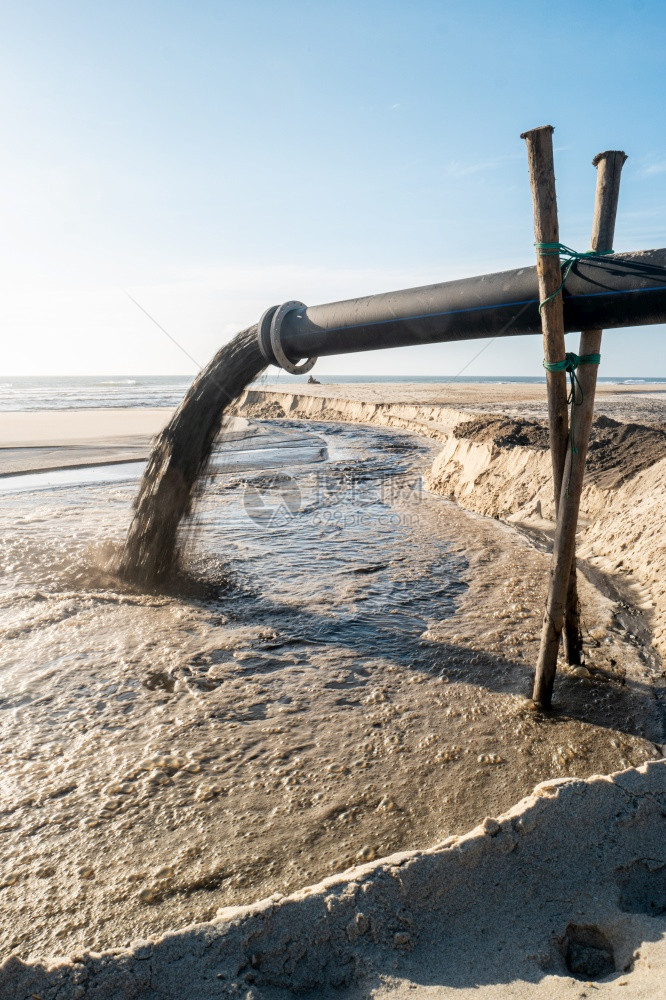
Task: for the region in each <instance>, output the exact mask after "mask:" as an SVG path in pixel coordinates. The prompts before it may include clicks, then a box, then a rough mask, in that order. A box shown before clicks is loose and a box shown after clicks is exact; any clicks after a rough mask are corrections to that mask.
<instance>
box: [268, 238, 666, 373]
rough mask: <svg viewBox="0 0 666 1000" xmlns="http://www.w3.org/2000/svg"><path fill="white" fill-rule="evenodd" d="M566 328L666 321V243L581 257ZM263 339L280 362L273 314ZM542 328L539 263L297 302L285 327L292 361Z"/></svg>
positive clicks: (568, 291)
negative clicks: (272, 326)
mask: <svg viewBox="0 0 666 1000" xmlns="http://www.w3.org/2000/svg"><path fill="white" fill-rule="evenodd" d="M563 304H564V328H565V331H566V332H567V333H571V332H573V331H575V330H583V329H594V328H601V329H606V330H610V329H613V328H617V327H624V326H644V325H648V324H653V323H665V322H666V249H663V250H646V251H642V252H639V253H628V254H622V255H614V256H612V257H610V256H609V257H597V258H587V259H581V260H577V261H576V262H575V264H574V265H573V267H572V269H571V271H570V273H569V276H568V278H567V280H566V284H565V286H564V289H563ZM274 314H275V310H274V309H273V310H269V311H268V313H267V314H265V317H264V321H263V322H262V324H261V325H260V343H261V346H262V350H263V352H264V355H265V357H266V358H267V359H269V360H271V361H272V363H273V364H276V363H277V361H276V359H275V355H274V353H273V350H272V348H271V344H270V320H271V316H272V315H274ZM537 333H541V319H540V316H539V298H538V291H537V274H536V267H523V268H519V269H518V270H516V271H501V272H499V273H497V274H486V275H483V276H481V277H478V278H464V279H462V280H459V281H447V282H444V283H442V284H438V285H425V286H423V287H421V288H409V289H406V290H403V291H397V292H386V293H383V294H381V295H369V296H366V297H365V298H358V299H348V300H346V301H344V302H333V303H329V304H328V305H321V306H310V307H305V306H303V307H301V308H295V309H294V310H293V311H291V312H288V313H287V315H286V316H284V318H283V320H282V322H281V324H280V329H279V331H277V334H278V336H279V340H280V344H281V346H282V349H283V351H284V353H285V354H286V356H287V358H288V359H289V360H290V361H297V360H298V359H299V358H308V357H314V356H317V357H322V356H326V355H333V354H348V353H353V352H355V351H372V350H379V349H381V348H385V347H406V346H408V345H416V344H432V343H439V342H444V341H455V340H475V339H480V338H483V337H516V336H521V335H524V334H537Z"/></svg>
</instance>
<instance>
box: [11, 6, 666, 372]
mask: <svg viewBox="0 0 666 1000" xmlns="http://www.w3.org/2000/svg"><path fill="white" fill-rule="evenodd" d="M0 39H1V41H0V108H1V111H0V124H1V128H2V137H1V141H0V213H1V215H0V258H1V260H0V264H1V267H2V278H1V280H0V284H1V285H2V292H1V294H0V329H1V331H2V344H3V349H2V354H3V369H4V373H5V374H70V373H71V374H98V373H99V374H110V373H131V374H134V373H173V374H178V373H186V372H191V371H192V370H193V366H192V364H191V363H190V362H189V361H188V360H187V358H186V357H184V355H183V354H181V353H180V352H179V351H178V350H177V349H176V348H175V347H174V346H173V345H172V344H171V343H170V342H169V341H168V340H167V339H166V338H165V337H164V336H163V335H162V334H160V332H159V331H158V330H157V329H156V328H155V327H153V326H152V325H151V324H150V322H149V321H148V320H147V319H146V318H145V317H144V316H143V315H142V314H141V313H140V312H139V310H138V309H137V308H136V307H135V306H134V305H133V304H132V303H131V302H130V301H129V300H128V299H127V298H126V297H125V295H124V294H123V289H127V290H129V291H130V292H131V293H132V295H134V296H135V297H136V298H137V299H138V300H139V301H140V302H141V303H142V304H143V305H144V306H145V308H146V309H148V310H149V311H150V312H151V313H152V314H153V315H154V316H155V317H156V318H157V319H158V320H159V321H160V322H161V323H162V324H163V325H164V326H165V327H166V328H167V329H168V330H169V332H170V333H172V334H173V336H174V337H176V338H177V339H178V340H179V341H180V342H181V343H182V344H183V346H184V347H185V348H186V349H187V350H188V351H189V352H190V353H191V354H192V355H193V356H194V357H195V358H196V359H197V360H198V361H199V362H201V363H204V362H206V361H207V360H208V358H209V357H210V356H211V355H212V354H213V352H214V351H215V350H216V349H217V348H218V346H219V345H220V344H221V343H222V342H223V341H224V340H226V339H228V338H229V336H230V335H231V333H232V332H234V331H236V330H238V329H240V328H241V327H242V326H246V325H249V324H250V323H252V322H254V321H256V319H257V318H258V316H259V315H260V313H261V312H262V311H263V309H264V308H265V307H266V306H268V305H271V304H274V303H276V302H281V301H284V300H286V299H301V300H303V301H305V302H308V303H310V304H314V303H316V302H324V301H333V300H336V299H340V298H345V297H349V296H351V295H355V294H369V293H371V292H375V291H384V290H387V289H390V288H397V287H406V286H410V285H417V284H425V283H428V282H431V281H440V280H447V279H448V278H453V277H457V276H464V275H471V274H480V273H485V272H487V271H491V270H502V269H505V268H511V267H516V266H519V265H521V264H525V263H531V262H532V261H533V254H534V251H533V246H532V241H533V232H532V214H531V213H532V206H531V199H530V192H529V183H528V177H527V167H526V155H525V148H524V143H523V141H522V140H521V139H520V138H519V135H520V133H521V132H523V131H525V130H526V129H529V128H532V127H534V126H537V125H542V124H546V123H550V124H553V125H555V127H556V132H555V136H554V140H555V149H556V153H555V155H556V168H557V183H558V202H559V209H560V231H561V238H562V240H563V241H564V242H566V243H568V244H569V245H571V246H574V247H579V248H581V249H583V248H586V247H587V246H588V243H589V233H590V222H591V215H592V206H593V201H594V182H595V171H594V169H593V168H592V166H591V160H592V157H593V156H594V154H595V153H597V152H599V151H600V150H604V149H609V148H611V149H615V148H621V149H625V150H626V151H627V153H628V154H629V156H630V159H629V160H628V162H627V164H626V167H625V170H624V174H623V188H622V192H621V198H620V211H619V216H618V223H617V230H616V234H617V235H616V241H615V246H616V249H634V248H636V249H638V248H646V247H653V246H664V245H666V132H665V130H664V126H663V123H664V108H663V101H664V93H665V83H666V80H665V74H664V61H665V58H666V56H665V54H666V4H663V3H661V2H658V0H644V2H639V0H605V2H599V0H585V2H580V0H579V2H569V0H564V2H560V3H559V4H557V5H555V6H553V5H552V4H544V3H539V2H538V0H531V2H523V0H513V2H511V0H508V2H504V3H502V2H495V0H485V2H484V0H481V2H470V3H466V4H465V3H459V2H456V3H448V2H446V0H439V2H430V0H412V2H410V3H407V2H405V0H401V2H395V0H381V2H375V0H371V2H367V0H365V2H364V0H356V2H348V0H335V2H333V0H317V2H314V0H310V2H300V0H298V2H296V0H293V2H290V0H280V2H278V0H276V2H259V0H244V2H225V0H216V2H213V0H190V2H187V3H185V2H182V0H159V2H158V0H132V2H128V0H59V2H53V0H22V2H20V3H19V2H17V0H11V2H1V0H0ZM665 338H666V331H665V329H664V328H663V327H654V328H645V329H642V330H636V331H634V332H632V333H627V332H618V331H616V332H609V333H608V334H607V335H606V337H605V338H604V348H603V367H602V374H606V375H618V374H623V375H645V374H658V375H662V376H664V375H666V346H665V345H666V340H665ZM478 346H479V345H478V344H477V343H473V344H471V343H467V344H461V345H455V346H454V345H437V346H433V347H427V348H420V349H418V350H414V349H402V350H400V351H392V352H378V353H376V354H366V355H358V356H354V357H347V358H336V359H326V360H323V361H322V362H321V363H320V366H319V367H318V369H317V371H319V372H321V373H322V374H324V375H325V374H327V373H331V372H339V373H347V374H353V373H356V372H359V373H385V374H400V373H405V374H455V373H456V372H457V371H458V370H459V369H460V368H461V367H462V365H464V364H465V363H466V362H467V361H468V360H469V359H470V358H471V357H472V356H473V354H474V353H475V352H476V350H478ZM572 346H575V344H574V343H573V341H572ZM541 357H542V352H541V348H540V345H539V343H538V338H525V339H520V340H504V341H498V342H496V343H495V344H493V345H491V346H490V347H489V348H488V350H487V351H485V353H484V354H483V355H482V356H481V357H480V358H479V359H478V361H477V362H475V363H474V364H473V365H472V366H471V367H470V368H469V369H468V371H467V373H466V374H470V375H473V374H477V375H492V374H509V373H517V374H525V375H527V374H535V373H539V372H540V370H541V369H540V365H541Z"/></svg>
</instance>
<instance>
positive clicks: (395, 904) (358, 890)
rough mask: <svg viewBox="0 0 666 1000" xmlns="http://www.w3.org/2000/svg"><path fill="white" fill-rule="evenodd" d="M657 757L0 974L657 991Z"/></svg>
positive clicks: (34, 982)
mask: <svg viewBox="0 0 666 1000" xmlns="http://www.w3.org/2000/svg"><path fill="white" fill-rule="evenodd" d="M665 815H666V768H665V767H664V765H663V763H657V764H647V765H645V766H644V767H641V768H639V769H635V770H629V771H625V772H623V773H620V774H615V775H612V776H610V777H594V778H591V779H590V780H588V781H575V780H573V781H572V780H564V781H551V782H546V783H543V784H541V785H539V786H538V787H537V788H536V789H535V790H534V793H533V794H532V795H531V796H529V797H528V798H526V799H524V800H523V801H522V802H520V803H519V804H518V805H516V806H515V807H514V808H513V809H511V810H510V811H509V812H507V813H506V814H504V815H501V816H498V817H497V818H493V817H487V818H486V819H485V820H484V821H483V823H482V824H481V825H480V826H478V827H477V828H475V829H474V830H472V831H471V832H470V833H468V834H467V835H465V836H463V837H451V838H449V839H448V840H446V841H444V842H443V843H441V844H439V845H437V846H435V847H433V848H431V849H429V850H424V851H411V852H407V853H402V854H395V855H393V856H391V857H386V858H382V860H381V861H378V862H375V863H371V864H366V865H363V866H361V867H358V868H355V869H351V870H349V871H347V872H344V873H343V874H342V875H338V876H335V877H333V878H329V879H326V880H325V881H323V882H321V883H319V884H318V885H314V886H311V887H309V888H307V889H303V890H302V891H300V892H297V893H294V894H293V895H291V896H288V897H284V896H280V894H279V893H276V894H275V895H273V896H271V897H270V898H269V899H265V900H262V901H261V902H258V903H256V904H254V905H253V906H246V907H234V908H227V909H222V910H220V911H219V913H218V914H217V916H216V917H215V918H214V919H213V920H211V921H209V922H207V923H205V924H199V925H194V926H191V927H188V928H184V929H183V930H181V931H179V932H174V933H171V934H166V935H164V936H163V937H161V938H159V939H153V940H150V939H147V940H143V941H137V942H136V943H135V944H134V945H133V946H132V947H131V948H128V949H121V950H116V951H111V952H106V953H103V954H90V953H82V954H78V955H74V956H72V957H71V958H69V959H68V960H63V961H60V962H52V963H48V962H44V963H35V964H33V965H30V966H26V965H24V964H23V963H22V962H21V961H19V960H18V959H10V960H9V961H7V962H6V963H5V964H4V966H2V967H0V987H3V988H4V991H5V992H4V993H3V996H7V997H11V998H17V1000H18V998H19V997H21V998H23V997H30V996H31V995H32V996H33V997H35V996H37V997H40V998H42V1000H51V998H55V997H58V998H63V1000H64V998H67V1000H70V998H74V997H98V998H101V997H113V998H121V997H125V998H129V997H132V998H134V1000H173V998H175V997H178V998H182V1000H190V998H192V1000H193V998H195V997H196V998H197V1000H213V998H216V997H243V998H246V1000H259V998H266V1000H268V998H272V1000H278V998H282V1000H286V998H287V997H290V996H293V995H294V993H296V994H299V995H306V996H308V997H311V998H314V997H323V996H335V997H340V998H354V1000H361V998H369V997H373V998H375V1000H380V998H381V1000H384V998H386V1000H388V998H396V1000H398V998H403V997H423V998H433V1000H447V998H450V1000H453V998H456V1000H472V998H477V1000H478V998H505V997H513V998H516V1000H518V998H530V1000H531V998H535V1000H536V998H542V1000H546V998H548V1000H551V998H571V1000H574V998H576V1000H578V998H580V997H589V996H600V997H615V996H617V997H622V998H631V1000H637V998H641V1000H660V998H661V997H663V986H664V978H663V970H664V968H665V967H666V937H665V935H666V880H665V876H666V859H665V858H664V816H665Z"/></svg>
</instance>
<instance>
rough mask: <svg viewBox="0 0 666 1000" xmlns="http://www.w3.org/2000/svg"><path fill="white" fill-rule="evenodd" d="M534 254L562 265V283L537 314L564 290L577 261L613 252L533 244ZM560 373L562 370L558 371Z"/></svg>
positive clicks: (541, 304) (542, 304) (540, 304)
mask: <svg viewBox="0 0 666 1000" xmlns="http://www.w3.org/2000/svg"><path fill="white" fill-rule="evenodd" d="M534 246H535V247H536V252H537V254H538V256H540V257H559V258H560V261H561V262H562V263H563V264H564V266H563V267H562V282H561V284H560V286H559V288H556V289H555V291H554V292H553V293H552V295H549V296H548V298H547V299H544V300H543V302H540V303H539V312H541V310H542V309H543V307H544V306H545V305H546V303H547V302H550V300H551V299H554V298H555V296H556V295H559V294H560V292H561V291H562V289H563V288H564V283H565V282H566V280H567V278H568V277H569V272H570V271H571V268H572V267H573V266H574V264H575V263H576V261H577V260H585V259H586V258H589V257H607V256H608V255H609V254H611V253H615V251H614V250H583V251H580V250H572V249H571V247H568V246H565V245H564V243H535V244H534ZM559 370H560V371H561V370H562V369H559Z"/></svg>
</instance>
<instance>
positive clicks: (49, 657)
mask: <svg viewBox="0 0 666 1000" xmlns="http://www.w3.org/2000/svg"><path fill="white" fill-rule="evenodd" d="M433 454H434V452H433V450H432V445H431V444H430V443H428V442H423V441H421V440H419V439H416V438H414V437H409V436H406V435H397V434H395V433H391V432H388V431H381V430H376V429H369V428H361V427H344V426H336V425H331V424H326V425H324V424H321V425H302V424H301V425H298V424H289V423H287V422H279V423H275V424H271V423H267V424H265V425H263V427H262V428H260V433H258V434H256V435H254V436H252V437H248V438H246V439H245V440H241V441H236V442H234V443H233V447H232V446H229V447H228V448H227V449H226V450H225V451H223V452H221V453H218V454H217V455H216V456H215V458H214V466H216V467H217V472H218V474H217V475H216V476H214V477H213V479H212V480H211V482H210V483H209V485H208V488H207V490H206V492H205V494H204V496H203V498H202V502H201V505H200V508H199V511H198V521H199V529H200V530H199V534H198V537H197V545H196V549H193V550H192V551H190V552H189V554H188V563H187V565H188V570H189V572H188V575H187V576H185V575H183V576H182V577H181V578H180V579H179V580H177V581H175V584H174V590H173V592H172V593H170V594H161V595H155V594H153V595H146V594H141V593H137V592H135V591H132V589H131V588H129V587H126V586H121V585H119V584H118V583H117V581H116V580H114V578H113V577H111V576H110V575H109V574H108V573H107V572H106V571H105V569H104V567H105V565H107V564H108V562H109V559H110V558H112V556H113V543H116V544H118V545H119V544H122V540H123V538H124V534H125V531H126V528H127V523H128V518H129V517H130V512H131V502H132V499H133V496H134V494H135V491H136V480H132V479H128V480H126V481H121V480H119V479H118V478H115V479H114V477H118V476H121V475H128V476H130V475H132V472H133V471H135V470H130V469H126V470H125V471H124V472H122V471H121V470H118V469H117V468H116V469H114V470H107V471H106V472H105V470H98V471H97V472H96V473H95V475H96V477H98V478H97V479H96V481H95V482H89V483H87V484H85V485H80V486H75V485H72V483H71V482H68V483H67V484H66V485H63V486H60V487H58V486H54V485H53V484H51V485H49V486H48V488H43V489H40V488H39V487H40V483H39V482H35V481H34V480H33V481H31V483H30V484H29V486H30V488H29V489H26V490H24V491H23V492H21V493H18V492H13V493H9V492H8V493H6V494H5V495H4V496H3V497H2V498H0V521H1V523H2V530H3V548H2V552H1V555H0V559H1V563H2V566H1V568H2V577H1V581H2V582H1V584H0V639H1V643H2V645H1V648H0V726H1V727H2V744H1V749H2V767H1V768H0V794H1V796H2V797H1V801H0V832H1V833H2V838H1V839H0V901H1V902H0V949H1V950H0V957H3V958H4V957H5V956H6V955H7V954H8V953H9V952H10V951H12V950H15V951H16V952H17V953H18V954H20V955H21V956H23V957H28V956H32V957H37V956H41V957H43V956H44V955H47V954H71V953H73V952H75V951H76V950H80V949H82V948H84V947H86V948H93V949H101V948H103V947H108V946H113V945H119V944H123V943H127V942H128V941H130V940H132V939H135V938H137V937H146V936H149V935H152V934H159V933H162V932H165V931H167V930H169V929H172V928H176V927H182V926H184V925H186V924H187V923H190V922H192V921H196V920H203V919H206V918H208V917H210V916H212V915H213V914H214V913H215V912H216V910H217V909H218V908H219V907H220V906H222V905H228V904H230V903H235V902H247V901H250V900H253V899H257V898H260V897H262V896H266V895H269V894H271V893H273V892H285V891H287V890H289V889H292V888H295V887H297V886H300V885H304V884H307V883H309V882H313V881H315V880H317V879H318V878H321V877H323V876H325V875H326V874H330V873H332V872H334V871H340V870H343V869H345V868H346V867H348V866H349V865H352V864H355V863H358V862H359V861H361V860H364V859H370V858H372V857H374V856H380V855H382V854H386V853H389V852H391V851H394V850H397V849H399V848H403V847H404V848H408V847H416V846H419V845H424V846H425V845H427V844H431V843H434V842H435V841H436V840H438V839H441V838H443V837H444V836H446V835H448V834H449V833H455V832H462V831H464V830H465V829H467V828H469V827H470V826H472V825H474V823H476V822H477V821H479V820H480V819H482V818H483V817H484V816H485V815H489V814H496V813H497V812H498V811H500V810H501V809H502V808H505V807H507V806H508V805H510V804H511V803H512V802H513V801H515V800H517V799H518V798H520V796H521V795H522V794H524V793H525V792H527V791H528V790H530V789H531V788H532V786H533V785H534V784H535V783H536V781H538V780H541V779H543V778H546V777H549V776H563V775H567V774H590V773H593V772H599V771H609V770H613V769H617V768H620V767H622V766H626V765H628V764H630V763H632V764H635V763H639V762H641V761H642V760H644V759H646V758H647V757H650V756H656V755H657V751H656V750H655V747H654V745H653V742H652V741H653V740H656V739H657V738H658V736H659V735H660V729H659V719H658V714H657V711H656V703H655V701H654V698H653V694H652V688H651V677H650V663H649V659H648V658H647V657H646V654H645V651H644V650H643V649H642V648H640V647H635V646H633V645H631V644H630V643H628V642H627V641H626V639H625V638H624V635H623V629H622V628H621V626H620V624H619V620H618V619H617V617H616V611H617V608H616V607H615V605H614V604H613V602H612V601H610V600H608V599H606V598H603V597H602V596H601V595H600V594H599V593H598V592H596V591H593V590H592V589H591V588H590V587H589V586H586V585H585V586H583V588H582V591H583V597H584V600H585V601H586V607H587V608H588V609H589V614H590V616H591V618H592V619H593V620H594V622H595V628H594V632H593V634H592V635H590V636H589V637H588V640H589V651H590V654H591V656H592V665H593V669H592V671H591V673H590V676H589V677H587V678H577V677H572V676H571V675H569V674H566V673H564V674H563V676H562V679H561V681H560V683H559V684H558V689H557V693H558V698H559V702H560V704H561V705H563V706H566V711H565V710H564V709H563V708H562V709H560V711H559V712H556V713H555V714H554V715H553V716H552V717H549V718H545V717H541V716H539V715H535V714H534V713H532V712H530V711H529V710H528V708H527V703H526V701H525V698H524V695H525V693H527V691H528V690H529V670H530V665H531V663H532V662H533V660H534V656H535V651H536V650H535V643H536V640H537V637H538V632H539V625H540V608H541V606H542V604H543V590H542V586H543V581H544V579H545V575H546V563H547V560H546V557H545V556H544V554H543V553H541V552H539V551H538V550H537V549H535V548H534V547H533V546H532V545H530V544H529V543H528V542H527V541H526V540H525V539H522V538H521V537H519V536H517V535H516V534H515V533H514V532H512V531H510V530H509V529H508V528H506V527H505V526H503V525H501V524H499V523H497V522H494V521H489V520H485V519H482V518H479V517H475V516H473V515H469V514H467V513H465V512H463V511H461V510H459V509H458V508H456V507H455V506H454V505H453V504H450V503H448V502H447V501H445V500H442V499H441V498H437V497H433V496H429V495H428V494H425V493H424V492H423V491H422V489H421V481H420V475H421V472H422V471H423V470H424V469H425V468H426V467H427V465H428V463H429V462H430V461H431V460H432V457H433ZM45 484H46V480H43V481H42V485H44V486H45ZM100 538H107V539H109V545H108V546H107V548H100V547H99V539H100ZM222 557H223V558H222Z"/></svg>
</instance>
